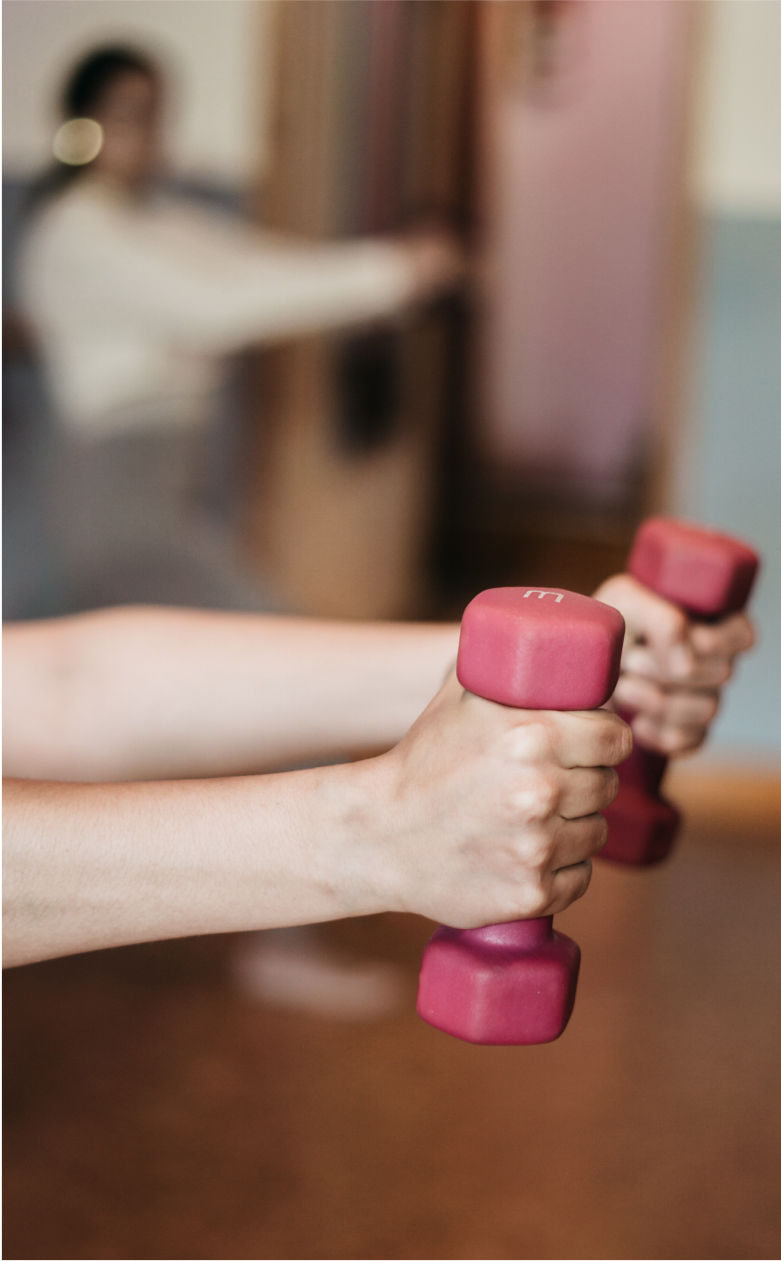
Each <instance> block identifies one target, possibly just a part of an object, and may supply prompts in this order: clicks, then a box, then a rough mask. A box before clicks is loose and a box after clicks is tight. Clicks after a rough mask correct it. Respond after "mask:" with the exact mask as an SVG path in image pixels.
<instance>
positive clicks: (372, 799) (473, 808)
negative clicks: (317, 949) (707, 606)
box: [3, 675, 629, 964]
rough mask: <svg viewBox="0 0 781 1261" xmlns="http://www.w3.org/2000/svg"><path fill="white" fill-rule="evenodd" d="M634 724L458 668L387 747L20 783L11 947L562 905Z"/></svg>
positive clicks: (9, 886) (480, 915) (13, 960)
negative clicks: (515, 699) (498, 692)
mask: <svg viewBox="0 0 781 1261" xmlns="http://www.w3.org/2000/svg"><path fill="white" fill-rule="evenodd" d="M628 752H629V740H628V730H627V728H626V727H625V726H624V724H623V723H621V722H620V721H619V720H618V719H617V718H615V717H614V716H613V715H611V714H608V713H606V712H605V711H603V710H595V711H593V712H590V713H585V714H558V713H547V714H545V713H542V714H540V713H537V712H536V711H524V710H514V709H512V708H510V707H509V706H504V705H495V704H493V703H492V702H491V701H486V700H483V699H481V698H480V697H477V696H472V695H471V694H470V693H468V692H464V690H463V689H462V688H461V687H460V686H459V684H458V682H457V680H456V679H455V676H454V675H451V677H450V678H449V679H448V682H447V683H446V684H445V686H444V687H443V688H442V689H441V690H440V691H439V693H438V694H437V696H436V697H435V698H434V700H433V701H432V702H431V704H429V705H428V706H427V707H426V709H425V711H424V713H423V714H422V715H421V716H420V718H419V719H418V720H417V721H416V722H415V723H414V724H413V726H412V728H411V729H410V731H408V732H407V734H406V735H405V736H404V738H403V739H402V740H401V741H400V742H399V744H398V745H396V747H395V748H394V749H393V750H391V751H390V752H389V753H386V754H383V755H382V756H379V757H373V758H369V759H367V760H365V761H361V762H354V763H348V764H345V765H341V766H327V767H320V768H317V769H314V770H308V771H297V772H291V773H288V774H282V775H266V776H256V777H249V776H248V777H241V778H233V779H210V780H189V781H178V782H170V781H169V782H157V783H134V784H64V783H51V782H42V781H40V780H13V781H9V782H7V785H6V796H5V841H4V848H5V863H4V866H5V879H4V886H3V899H4V932H5V951H6V953H5V962H6V963H7V964H18V963H26V962H32V961H33V960H35V959H44V958H49V957H52V956H54V955H59V954H67V953H74V952H78V951H82V950H93V949H98V948H102V947H107V946H116V945H120V944H123V943H132V942H139V941H147V940H152V939H156V938H162V937H181V936H189V935H191V934H203V933H214V932H232V931H242V930H246V929H257V928H267V927H274V926H279V925H285V924H301V923H310V922H312V921H317V920H326V919H336V918H342V917H344V916H351V915H365V914H372V913H376V912H379V911H412V912H416V913H418V914H423V915H427V916H429V917H430V918H436V919H441V920H442V921H443V922H444V923H448V924H452V925H454V926H455V927H464V928H469V927H476V926H477V925H479V924H485V923H496V922H497V921H499V920H502V919H517V918H519V917H524V916H537V915H545V914H554V913H555V912H557V911H558V910H561V909H563V907H564V906H566V905H568V904H569V902H571V901H572V900H573V899H574V898H576V897H579V896H580V895H581V893H583V891H584V890H585V888H586V885H587V884H588V874H589V866H588V859H589V857H590V856H591V854H593V853H594V852H595V851H596V850H597V849H598V848H599V847H600V845H601V844H602V843H603V841H604V820H603V819H602V818H601V816H600V815H599V814H598V813H596V812H597V811H599V810H601V809H603V808H604V807H605V806H606V805H608V804H609V802H610V801H612V800H613V797H614V796H615V786H616V776H615V773H614V772H612V771H610V770H608V769H606V768H607V767H609V766H610V765H613V764H615V763H617V762H619V761H621V760H622V758H624V757H626V756H627V754H628Z"/></svg>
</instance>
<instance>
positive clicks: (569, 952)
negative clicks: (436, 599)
mask: <svg viewBox="0 0 781 1261" xmlns="http://www.w3.org/2000/svg"><path fill="white" fill-rule="evenodd" d="M623 639H624V619H623V618H622V617H621V615H620V613H618V612H617V611H616V610H615V609H613V608H610V607H609V606H608V605H606V604H601V603H599V601H597V600H590V599H589V598H588V597H587V596H583V595H575V594H574V593H573V592H571V591H561V590H558V589H555V590H540V588H539V587H496V588H494V589H493V590H491V591H483V592H482V593H481V594H480V595H478V596H476V597H475V599H474V600H472V602H471V604H469V605H468V606H467V608H466V610H465V612H464V617H463V621H462V623H461V638H460V641H459V647H458V665H457V673H458V679H459V682H460V683H461V684H462V686H463V687H465V688H466V689H467V690H468V691H470V692H475V693H476V694H477V695H478V696H484V697H485V698H486V699H487V700H491V701H498V702H499V703H500V704H501V705H512V706H515V707H516V708H519V709H596V708H597V707H598V706H599V705H603V704H604V703H605V701H606V700H607V699H608V697H609V696H610V695H611V694H612V692H613V689H614V687H615V685H616V681H617V679H618V670H619V666H620V661H621V646H622V644H623ZM552 918H553V917H552V916H550V915H546V916H543V917H542V918H540V919H528V920H515V921H513V922H512V923H508V924H490V925H489V926H488V927H486V928H468V929H457V928H446V927H444V926H442V927H440V928H438V929H437V930H436V932H435V933H434V935H433V937H432V938H431V940H430V941H429V943H428V945H427V946H426V949H425V951H424V953H423V963H422V967H421V972H420V988H419V990H418V1014H419V1015H420V1016H422V1017H423V1019H424V1020H427V1021H428V1023H429V1024H431V1025H434V1026H435V1027H436V1028H438V1029H443V1030H444V1031H445V1032H446V1033H451V1034H453V1035H455V1037H458V1038H463V1039H464V1040H465V1041H467V1042H480V1043H483V1044H488V1045H505V1046H507V1045H509V1046H525V1045H528V1044H530V1043H536V1042H552V1041H553V1040H554V1038H558V1037H559V1035H560V1034H561V1033H563V1032H564V1029H565V1028H566V1025H567V1021H568V1020H569V1017H570V1013H571V1012H572V1005H573V1003H574V1001H575V988H576V985H577V980H578V967H579V965H580V950H579V948H578V946H577V945H576V943H575V942H574V941H572V940H571V939H570V938H569V937H565V936H564V935H563V934H561V933H557V932H554V931H553V926H552Z"/></svg>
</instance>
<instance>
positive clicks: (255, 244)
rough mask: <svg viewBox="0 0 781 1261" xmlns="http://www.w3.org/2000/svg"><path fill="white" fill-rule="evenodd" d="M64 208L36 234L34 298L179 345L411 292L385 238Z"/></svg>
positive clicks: (280, 328) (407, 271)
mask: <svg viewBox="0 0 781 1261" xmlns="http://www.w3.org/2000/svg"><path fill="white" fill-rule="evenodd" d="M68 210H69V213H64V214H62V215H60V217H59V219H58V220H56V222H54V223H53V224H52V225H51V227H50V228H49V230H48V232H43V233H42V234H41V240H40V241H39V242H38V248H37V249H36V251H35V253H36V255H37V258H36V260H35V261H34V264H33V270H34V271H35V272H36V273H37V274H38V277H39V278H40V280H41V281H44V283H43V284H42V285H41V284H38V285H36V288H37V289H38V291H39V298H38V302H37V303H36V305H38V306H39V307H41V306H43V307H48V308H49V309H51V308H52V307H53V306H60V307H63V311H61V315H62V314H64V308H65V307H67V308H68V310H69V313H70V314H69V318H70V319H74V318H76V319H78V318H80V316H81V317H83V318H84V319H85V320H86V321H87V322H88V323H92V321H93V319H95V318H99V320H100V321H101V324H102V326H103V327H104V328H108V327H110V326H116V328H117V331H118V332H119V331H120V330H123V331H125V332H126V333H131V334H132V333H134V332H139V333H140V332H143V335H144V336H146V337H151V338H153V339H158V340H161V341H165V342H166V343H167V344H169V345H170V346H172V347H175V348H180V349H182V350H192V351H199V352H207V353H223V352H228V351H232V350H235V349H239V348H241V347H242V346H244V345H248V344H251V343H253V342H273V341H278V340H281V339H284V338H288V337H292V336H296V335H301V334H306V333H313V332H317V331H319V330H326V329H332V328H338V327H340V326H346V325H350V324H353V323H358V322H360V321H365V320H371V319H377V318H381V317H383V316H389V315H392V314H393V313H394V312H396V311H398V310H399V309H401V308H402V307H403V306H404V305H405V304H406V303H407V302H408V301H409V300H410V299H412V298H413V297H414V293H415V281H414V275H413V269H412V266H411V263H410V260H409V256H408V254H407V252H406V250H405V249H404V247H403V246H400V245H396V244H394V243H392V242H388V241H379V240H367V239H363V240H354V241H346V242H337V243H327V244H309V243H307V242H297V241H289V240H285V239H283V238H274V237H272V236H270V235H269V236H265V235H263V234H261V233H256V234H252V233H249V232H244V231H242V230H241V229H226V228H225V227H224V226H222V225H220V224H217V223H211V222H210V221H209V219H208V218H207V217H205V216H198V215H190V214H188V212H187V211H186V210H184V211H177V212H169V213H168V215H163V216H158V217H155V216H153V215H149V216H145V215H144V214H142V213H136V214H129V213H126V214H122V213H106V212H105V211H104V210H103V208H102V207H100V208H98V209H97V210H95V209H94V208H92V207H84V206H83V205H79V206H75V205H74V206H71V207H70V208H68ZM44 278H45V279H44Z"/></svg>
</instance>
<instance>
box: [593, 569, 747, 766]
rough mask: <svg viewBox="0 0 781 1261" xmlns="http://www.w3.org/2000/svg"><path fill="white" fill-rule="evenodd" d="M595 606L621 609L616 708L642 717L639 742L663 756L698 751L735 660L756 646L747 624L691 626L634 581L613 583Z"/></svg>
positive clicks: (637, 722)
mask: <svg viewBox="0 0 781 1261" xmlns="http://www.w3.org/2000/svg"><path fill="white" fill-rule="evenodd" d="M594 598H595V599H596V600H601V601H602V602H603V603H604V604H611V605H612V606H613V607H614V608H616V609H618V610H619V612H620V613H622V614H623V616H624V619H625V621H626V638H625V640H624V652H623V656H622V659H621V676H620V678H619V681H618V686H617V687H616V690H615V693H614V696H613V704H615V705H616V706H617V707H618V708H619V709H627V710H634V711H636V713H635V717H634V718H633V720H632V729H633V731H634V734H635V736H636V737H637V739H638V740H639V741H640V743H641V744H643V745H645V746H646V747H647V748H649V749H654V750H655V751H657V752H659V753H666V754H681V753H689V752H692V751H694V750H695V749H698V748H699V747H700V745H701V744H702V742H703V740H704V739H705V737H706V735H707V732H708V727H709V726H710V724H711V722H712V721H713V719H714V717H715V715H716V711H717V710H718V707H719V700H720V694H721V688H722V686H723V684H724V683H726V682H727V680H728V679H729V678H730V676H731V674H732V670H733V666H734V662H735V658H736V657H737V656H738V655H739V654H740V653H742V652H746V651H747V650H748V649H749V648H750V647H751V646H752V644H753V643H754V631H753V628H752V625H751V622H750V621H749V619H748V618H747V617H746V615H745V614H744V613H733V614H730V615H729V616H728V617H725V618H723V619H722V620H721V621H718V622H709V623H705V622H695V621H692V620H691V619H690V618H689V617H687V615H686V614H685V613H684V612H682V610H681V609H679V608H677V607H676V606H675V605H674V604H671V603H669V601H667V600H664V599H663V598H662V597H661V596H658V595H655V594H654V593H653V592H652V591H649V590H648V588H647V587H644V586H643V585H642V584H641V583H639V582H638V581H637V579H635V578H632V577H630V576H629V575H628V574H618V575H616V577H614V578H608V580H607V582H603V583H602V586H601V587H600V588H599V590H598V591H596V592H595V593H594Z"/></svg>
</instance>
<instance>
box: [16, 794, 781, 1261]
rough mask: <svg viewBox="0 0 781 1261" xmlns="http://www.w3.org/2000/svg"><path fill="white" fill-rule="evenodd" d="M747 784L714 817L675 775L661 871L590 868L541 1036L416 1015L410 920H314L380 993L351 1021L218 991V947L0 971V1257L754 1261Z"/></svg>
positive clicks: (415, 930)
mask: <svg viewBox="0 0 781 1261" xmlns="http://www.w3.org/2000/svg"><path fill="white" fill-rule="evenodd" d="M765 789H766V791H765V795H764V796H763V795H762V792H761V791H758V790H757V789H756V785H754V787H751V785H750V784H749V785H745V786H744V789H741V785H740V784H739V783H735V784H733V788H732V789H731V790H729V789H728V788H726V787H725V785H724V781H721V785H720V792H721V797H720V798H719V800H720V801H721V805H719V807H718V809H716V810H714V809H709V808H708V802H709V801H711V800H714V799H715V798H714V797H713V795H712V794H711V793H709V792H708V791H707V786H706V788H705V789H704V790H703V788H702V785H700V789H699V790H697V791H694V790H693V791H692V792H691V793H690V799H691V800H690V804H691V806H692V809H693V813H692V814H691V815H690V819H689V826H688V833H687V835H686V836H685V838H684V840H683V842H682V844H681V846H680V849H679V851H678V853H677V855H676V857H675V859H674V861H672V862H670V863H669V864H668V865H667V866H666V867H664V868H662V869H659V870H656V871H649V872H643V873H638V872H626V871H623V870H620V869H616V868H614V867H611V866H608V865H607V864H603V865H600V867H599V870H598V871H597V872H596V874H595V878H594V881H593V883H592V887H591V890H590V891H589V895H588V896H587V898H586V899H584V901H583V902H581V903H580V904H579V905H578V906H576V907H574V908H572V909H571V910H570V911H569V912H568V913H567V914H566V915H563V916H561V917H560V921H561V922H560V926H561V927H562V928H565V929H566V930H569V931H571V933H572V935H573V936H575V937H576V938H577V939H578V940H579V941H580V943H581V946H582V948H583V972H582V981H581V986H580V993H579V997H578V1003H577V1007H576V1010H575V1014H574V1016H573V1019H572V1022H571V1025H570V1028H569V1029H568V1031H567V1032H566V1034H565V1035H564V1037H563V1038H562V1039H561V1041H560V1042H558V1043H555V1044H553V1045H551V1046H547V1047H537V1048H526V1049H520V1048H518V1049H514V1048H501V1049H492V1048H477V1047H472V1046H468V1045H466V1044H464V1043H460V1042H457V1041H454V1040H453V1039H450V1038H447V1037H446V1036H444V1035H443V1034H439V1033H436V1032H434V1031H433V1030H431V1029H429V1028H428V1027H427V1026H426V1025H424V1024H422V1023H421V1022H420V1021H418V1020H417V1019H416V1017H415V1015H414V1013H413V1010H412V994H413V990H414V979H415V973H416V965H417V962H418V958H419V954H420V948H421V946H422V944H423V941H424V940H425V937H426V935H427V932H428V925H427V924H426V923H424V922H422V921H419V920H415V919H413V918H403V917H392V916H381V917H379V918H377V919H372V920H364V921H352V922H350V923H347V924H343V925H337V926H334V927H333V928H331V929H329V930H328V931H329V932H330V933H331V934H332V936H333V938H334V939H336V940H338V941H339V942H340V943H341V944H349V945H351V946H352V947H354V948H356V949H358V950H361V951H364V952H365V953H367V954H371V955H376V956H378V957H383V958H391V959H395V960H398V961H399V962H400V963H401V964H402V965H403V966H404V967H405V969H406V970H407V972H408V974H409V981H410V1004H409V1010H408V1011H406V1012H405V1013H403V1014H401V1015H399V1016H398V1017H396V1018H394V1019H392V1020H388V1021H385V1022H383V1023H380V1024H376V1025H369V1026H364V1027H350V1026H343V1025H331V1024H328V1023H325V1022H322V1021H318V1020H313V1019H305V1018H302V1017H297V1016H292V1015H283V1014H272V1013H269V1012H265V1011H262V1010H257V1009H253V1008H252V1007H250V1006H248V1005H246V1004H244V1003H243V1002H242V1001H240V1000H239V999H237V998H235V997H233V996H232V995H231V994H230V993H229V992H228V990H227V988H226V986H225V983H224V979H223V978H224V966H225V959H226V955H227V952H228V950H229V948H230V940H229V939H226V938H220V939H206V940H197V941H184V942H174V943H168V944H161V945H152V946H144V947H138V948H133V949H126V950H116V951H110V952H104V953H101V954H94V955H89V956H82V957H80V958H74V959H68V960H62V961H58V962H52V963H47V964H40V965H36V966H34V967H30V968H25V969H19V970H18V971H16V972H13V973H11V974H9V975H8V977H7V982H6V1026H5V1029H6V1041H7V1055H6V1066H7V1078H8V1085H7V1105H6V1148H5V1152H6V1200H5V1217H6V1239H5V1245H6V1246H5V1252H4V1255H5V1256H6V1257H7V1258H61V1257H62V1258H93V1257H94V1258H139V1259H140V1258H592V1257H593V1258H614V1257H615V1258H668V1257H669V1258H754V1257H761V1258H777V1257H778V1256H779V1255H781V1176H780V1175H779V1165H780V1162H781V1114H780V1113H781V1109H780V1108H779V1081H778V1072H779V1070H778V1060H779V1052H780V1051H781V1001H780V1000H781V992H780V989H781V985H780V982H779V977H780V976H781V932H779V910H778V904H779V897H778V888H779V882H780V881H781V844H779V837H778V830H777V828H776V826H775V820H777V818H778V813H779V812H778V788H777V786H776V788H775V789H773V788H772V787H768V786H767V785H765ZM698 791H699V796H698ZM698 803H699V804H698Z"/></svg>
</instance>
